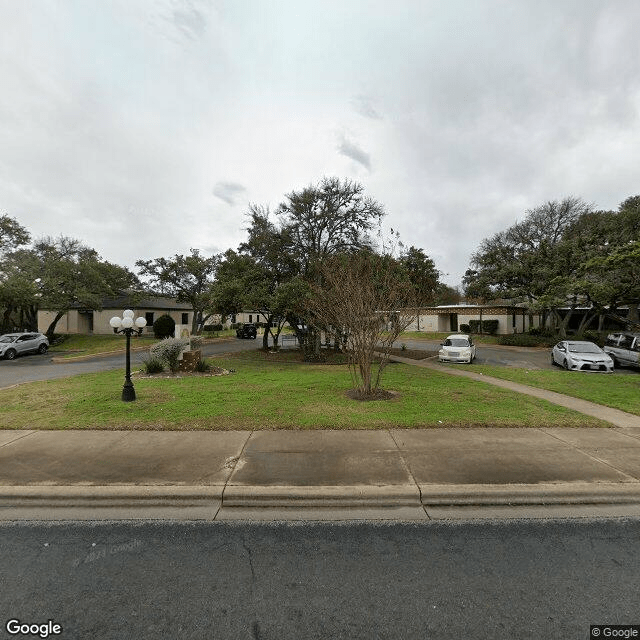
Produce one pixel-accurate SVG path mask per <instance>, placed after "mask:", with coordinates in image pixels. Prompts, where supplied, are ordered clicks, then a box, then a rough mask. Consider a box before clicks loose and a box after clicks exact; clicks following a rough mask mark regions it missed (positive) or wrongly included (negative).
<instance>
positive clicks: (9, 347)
mask: <svg viewBox="0 0 640 640" xmlns="http://www.w3.org/2000/svg"><path fill="white" fill-rule="evenodd" d="M48 348H49V340H48V339H47V336H45V335H43V334H42V333H5V334H4V335H3V336H0V358H4V359H5V360H14V359H15V358H16V356H19V355H22V354H24V353H47V349H48Z"/></svg>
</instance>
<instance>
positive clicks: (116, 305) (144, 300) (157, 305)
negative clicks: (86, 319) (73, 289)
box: [71, 295, 193, 311]
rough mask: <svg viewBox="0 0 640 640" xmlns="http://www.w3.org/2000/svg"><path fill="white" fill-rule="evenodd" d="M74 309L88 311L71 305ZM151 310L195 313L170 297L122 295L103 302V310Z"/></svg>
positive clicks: (82, 306) (77, 305)
mask: <svg viewBox="0 0 640 640" xmlns="http://www.w3.org/2000/svg"><path fill="white" fill-rule="evenodd" d="M71 308H72V309H78V310H81V311H87V310H89V309H87V307H86V306H84V305H80V304H74V305H71ZM127 308H134V309H149V310H150V311H153V310H155V309H159V310H162V311H193V307H192V306H191V305H190V304H189V303H188V302H177V301H176V299H175V298H169V297H168V296H153V295H149V296H143V297H139V298H138V297H136V296H135V295H134V296H131V295H122V296H118V297H117V298H104V299H103V300H102V309H127Z"/></svg>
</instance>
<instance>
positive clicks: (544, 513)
mask: <svg viewBox="0 0 640 640" xmlns="http://www.w3.org/2000/svg"><path fill="white" fill-rule="evenodd" d="M550 514H553V515H565V516H567V515H568V516H576V515H583V516H584V515H590V516H592V515H608V516H630V515H631V516H640V428H637V427H633V426H632V427H624V428H609V429H608V428H602V429H598V428H544V429H532V428H529V429H512V428H478V429H453V428H446V429H421V430H417V429H416V430H412V429H392V430H379V431H369V430H354V431H327V430H324V431H228V432H224V431H223V432H210V431H208V432H202V431H187V432H185V431H182V432H177V431H171V432H163V431H36V430H34V431H0V519H2V520H16V519H25V518H26V519H54V520H55V519H84V518H89V519H99V518H107V519H113V518H153V517H156V518H172V517H175V518H181V519H185V518H186V519H207V520H214V519H217V520H229V519H354V518H355V519H357V518H374V519H403V520H407V519H410V520H421V519H429V518H467V517H495V516H496V515H497V516H502V517H521V516H531V515H533V516H534V517H549V515H550Z"/></svg>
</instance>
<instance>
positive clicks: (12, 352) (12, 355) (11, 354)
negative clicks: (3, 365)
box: [4, 349, 18, 360]
mask: <svg viewBox="0 0 640 640" xmlns="http://www.w3.org/2000/svg"><path fill="white" fill-rule="evenodd" d="M17 355H18V353H17V352H16V350H15V349H9V350H7V351H5V353H4V357H5V358H6V359H7V360H15V359H16V356H17Z"/></svg>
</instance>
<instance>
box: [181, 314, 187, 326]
mask: <svg viewBox="0 0 640 640" xmlns="http://www.w3.org/2000/svg"><path fill="white" fill-rule="evenodd" d="M182 324H189V314H188V313H183V314H182Z"/></svg>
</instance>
